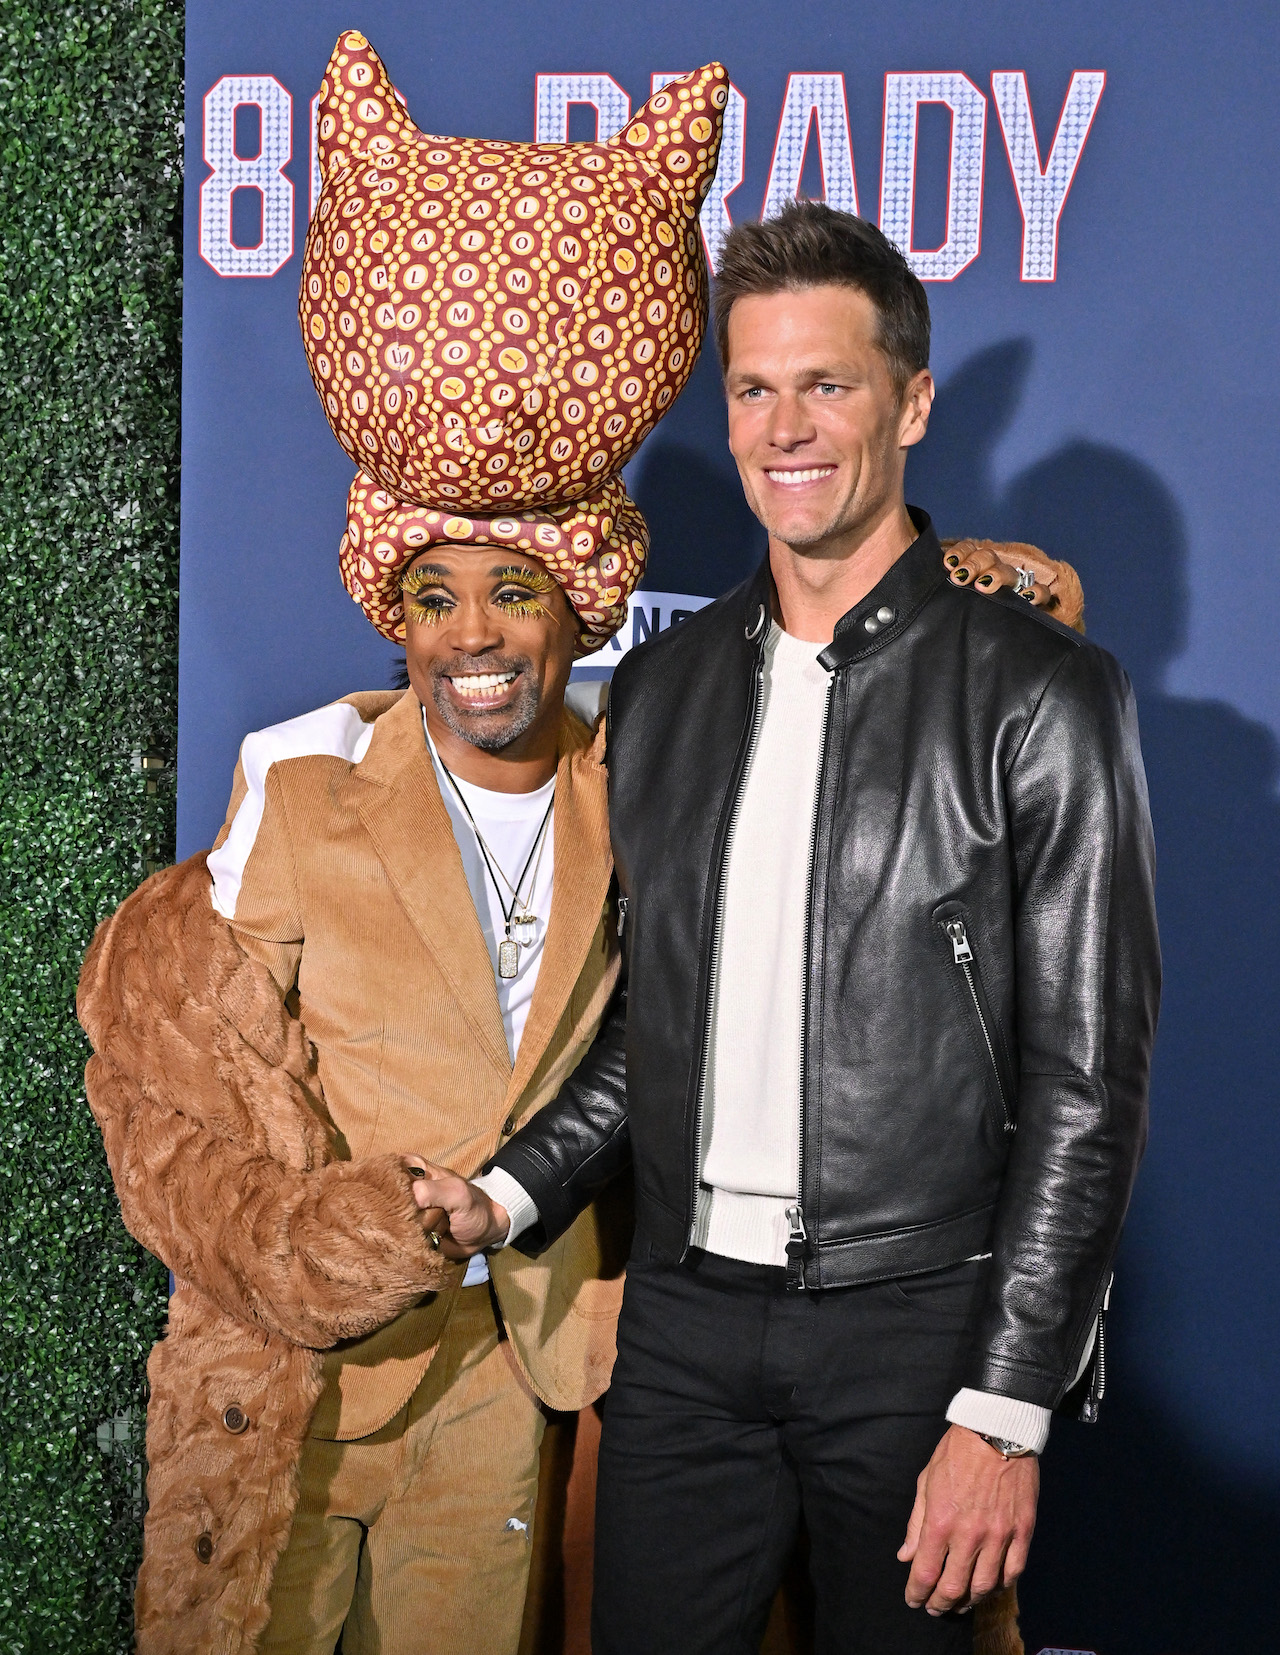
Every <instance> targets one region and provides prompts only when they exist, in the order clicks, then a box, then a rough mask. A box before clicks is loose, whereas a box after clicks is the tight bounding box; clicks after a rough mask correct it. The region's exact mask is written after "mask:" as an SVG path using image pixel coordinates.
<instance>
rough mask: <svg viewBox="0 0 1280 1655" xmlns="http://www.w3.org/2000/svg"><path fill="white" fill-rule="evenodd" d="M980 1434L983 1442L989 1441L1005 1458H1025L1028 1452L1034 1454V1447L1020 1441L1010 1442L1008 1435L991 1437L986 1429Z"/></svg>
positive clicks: (1002, 1457) (1001, 1456)
mask: <svg viewBox="0 0 1280 1655" xmlns="http://www.w3.org/2000/svg"><path fill="white" fill-rule="evenodd" d="M978 1435H979V1436H980V1437H981V1438H982V1440H983V1442H989V1443H990V1444H991V1446H992V1447H993V1448H994V1449H995V1451H996V1453H997V1454H999V1456H1000V1458H1001V1459H1003V1460H1024V1459H1026V1457H1027V1455H1028V1454H1034V1453H1035V1449H1034V1448H1024V1447H1023V1446H1022V1444H1021V1443H1020V1442H1010V1441H1009V1439H1008V1437H989V1436H988V1435H987V1433H986V1432H985V1431H979V1432H978Z"/></svg>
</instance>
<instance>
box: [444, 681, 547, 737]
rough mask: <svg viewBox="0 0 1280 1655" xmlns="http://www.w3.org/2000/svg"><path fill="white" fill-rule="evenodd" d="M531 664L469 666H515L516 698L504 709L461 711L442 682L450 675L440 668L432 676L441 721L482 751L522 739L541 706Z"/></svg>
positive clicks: (540, 697)
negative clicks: (518, 676)
mask: <svg viewBox="0 0 1280 1655" xmlns="http://www.w3.org/2000/svg"><path fill="white" fill-rule="evenodd" d="M530 666H531V663H530V662H528V661H524V660H510V661H502V662H489V663H486V664H485V665H483V666H481V665H469V666H468V667H467V669H466V670H467V671H469V672H505V671H507V670H508V669H509V668H512V667H514V668H515V670H516V671H517V672H519V673H520V674H521V677H520V681H519V683H520V687H519V689H518V690H517V691H516V699H515V700H514V702H512V704H511V705H510V706H509V707H504V708H503V709H502V711H501V712H492V713H490V712H483V713H464V712H460V711H459V710H458V708H457V707H455V706H454V705H453V703H452V702H451V701H450V700H449V695H448V691H447V690H446V689H445V687H444V685H443V683H442V682H441V680H442V679H444V678H447V677H448V676H450V675H449V673H448V672H446V671H445V670H444V669H443V668H438V669H437V670H436V672H435V673H434V674H433V675H432V680H431V699H432V701H433V702H434V703H435V708H436V711H437V712H438V713H439V714H440V717H441V720H442V721H443V722H444V724H445V725H446V726H447V727H448V728H449V729H450V730H452V731H453V733H454V735H455V736H457V737H458V738H459V740H461V741H465V742H467V743H468V744H469V745H470V746H472V747H478V748H479V749H480V751H481V752H482V753H500V752H501V751H502V749H503V748H504V747H510V745H511V743H512V742H513V741H519V739H520V737H521V736H522V735H523V734H524V733H525V731H526V730H527V729H529V728H530V726H531V725H532V724H533V721H534V720H535V719H536V718H537V716H538V710H539V708H540V707H541V705H542V696H541V693H540V692H539V690H538V687H537V685H536V684H535V683H534V681H533V676H532V673H531V672H530V670H529V669H530Z"/></svg>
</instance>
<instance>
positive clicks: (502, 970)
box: [498, 937, 520, 979]
mask: <svg viewBox="0 0 1280 1655" xmlns="http://www.w3.org/2000/svg"><path fill="white" fill-rule="evenodd" d="M519 969H520V945H519V944H518V943H514V942H512V940H511V938H510V937H508V938H507V940H506V941H505V942H500V943H499V944H498V975H499V977H505V978H508V979H509V978H511V977H514V976H515V974H516V972H517V971H518V970H519Z"/></svg>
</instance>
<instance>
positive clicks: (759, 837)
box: [694, 625, 831, 1265]
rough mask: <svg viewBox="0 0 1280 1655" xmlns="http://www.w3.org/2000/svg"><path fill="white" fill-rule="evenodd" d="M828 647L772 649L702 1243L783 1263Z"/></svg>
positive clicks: (729, 979) (736, 845)
mask: <svg viewBox="0 0 1280 1655" xmlns="http://www.w3.org/2000/svg"><path fill="white" fill-rule="evenodd" d="M821 648H822V646H821V644H810V643H803V642H802V641H801V640H800V639H798V638H792V637H791V636H790V635H789V634H788V633H786V632H783V631H782V629H781V628H780V627H778V626H776V625H775V626H773V627H771V629H770V632H769V636H768V638H767V639H766V641H765V651H764V681H763V683H762V685H761V695H762V698H763V699H762V705H761V710H760V724H759V728H758V730H757V732H756V739H755V742H754V744H753V746H752V749H751V756H750V759H749V761H748V764H747V772H746V775H745V776H744V778H743V782H742V791H741V794H740V795H739V798H738V808H737V812H736V815H735V817H734V824H733V836H732V838H731V839H730V841H729V845H728V854H727V856H726V859H725V871H724V893H723V898H722V908H721V920H720V952H719V956H718V959H717V970H716V983H715V996H714V999H713V1001H712V1004H711V1023H710V1035H711V1040H710V1046H709V1048H708V1056H707V1082H706V1094H705V1097H704V1100H703V1114H702V1142H701V1150H702V1166H701V1169H700V1171H701V1176H700V1185H701V1188H700V1191H699V1196H698V1215H697V1224H696V1227H695V1231H694V1240H695V1242H696V1244H697V1245H699V1246H701V1247H705V1248H706V1250H707V1251H708V1252H711V1253H721V1254H724V1255H726V1256H727V1257H729V1258H740V1259H747V1260H749V1261H750V1262H752V1263H755V1264H775V1265H776V1264H785V1263H786V1244H787V1231H788V1224H787V1219H786V1209H787V1208H788V1207H789V1206H791V1205H793V1204H794V1202H795V1199H796V1188H797V1178H798V1174H799V1163H800V1040H801V1030H802V1027H803V1022H804V958H805V923H806V920H807V917H808V914H807V909H808V899H809V856H808V854H807V847H808V846H809V845H810V843H811V842H812V839H813V806H814V796H815V793H816V790H817V785H818V767H819V764H820V762H821V757H822V754H821V748H822V729H823V723H824V719H825V716H826V706H827V693H828V686H829V684H830V682H831V675H830V673H828V672H827V670H826V668H825V667H822V666H820V665H819V664H818V654H819V651H820V650H821Z"/></svg>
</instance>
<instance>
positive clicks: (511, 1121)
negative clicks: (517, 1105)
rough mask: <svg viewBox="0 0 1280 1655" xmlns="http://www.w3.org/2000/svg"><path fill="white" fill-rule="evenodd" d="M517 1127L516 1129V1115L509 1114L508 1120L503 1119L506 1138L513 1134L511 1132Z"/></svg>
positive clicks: (503, 1131)
mask: <svg viewBox="0 0 1280 1655" xmlns="http://www.w3.org/2000/svg"><path fill="white" fill-rule="evenodd" d="M515 1129H516V1118H515V1116H514V1115H508V1116H507V1118H506V1120H505V1121H503V1123H502V1136H503V1137H504V1138H509V1137H510V1136H511V1134H512V1133H513V1132H514V1131H515Z"/></svg>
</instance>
